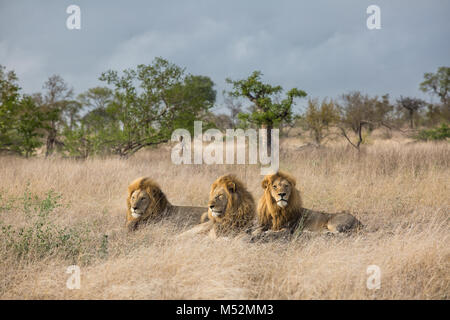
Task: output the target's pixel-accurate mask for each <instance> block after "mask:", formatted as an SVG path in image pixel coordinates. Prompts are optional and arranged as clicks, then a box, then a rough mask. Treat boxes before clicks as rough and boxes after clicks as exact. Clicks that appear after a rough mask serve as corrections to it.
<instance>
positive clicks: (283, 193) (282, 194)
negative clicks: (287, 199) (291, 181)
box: [278, 192, 286, 198]
mask: <svg viewBox="0 0 450 320" xmlns="http://www.w3.org/2000/svg"><path fill="white" fill-rule="evenodd" d="M278 195H279V196H280V197H282V198H283V197H284V196H285V195H286V192H281V193H279V194H278Z"/></svg>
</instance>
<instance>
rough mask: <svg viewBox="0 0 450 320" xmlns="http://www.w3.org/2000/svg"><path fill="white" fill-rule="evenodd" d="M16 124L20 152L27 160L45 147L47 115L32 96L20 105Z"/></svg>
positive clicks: (24, 98) (25, 98)
mask: <svg viewBox="0 0 450 320" xmlns="http://www.w3.org/2000/svg"><path fill="white" fill-rule="evenodd" d="M17 114H18V117H17V119H16V122H15V127H16V129H17V135H18V146H19V150H20V152H21V153H22V154H23V155H25V156H26V157H27V158H28V157H30V156H32V155H33V154H34V152H35V150H36V149H37V148H39V147H41V146H42V145H43V141H42V138H43V136H44V134H43V129H45V120H46V115H45V113H44V112H42V110H41V109H40V108H39V106H38V105H36V103H35V102H34V100H33V98H32V97H30V96H24V97H23V99H22V100H21V103H20V104H19V105H18V110H17Z"/></svg>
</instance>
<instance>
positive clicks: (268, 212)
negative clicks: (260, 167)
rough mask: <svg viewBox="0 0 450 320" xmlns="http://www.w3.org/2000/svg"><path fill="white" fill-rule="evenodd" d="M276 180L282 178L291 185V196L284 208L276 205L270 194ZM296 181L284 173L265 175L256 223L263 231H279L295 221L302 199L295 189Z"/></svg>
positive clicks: (300, 208)
mask: <svg viewBox="0 0 450 320" xmlns="http://www.w3.org/2000/svg"><path fill="white" fill-rule="evenodd" d="M277 178H284V179H286V180H287V181H289V183H290V185H291V188H292V190H291V195H290V197H289V199H288V204H287V206H286V207H285V208H281V207H279V206H278V205H277V203H276V201H275V199H273V197H272V195H271V194H270V188H272V184H273V182H274V181H275V180H276V179H277ZM295 185H296V180H295V178H294V177H292V176H291V175H289V174H288V173H286V172H283V171H278V172H277V173H276V174H272V175H267V176H265V177H264V180H263V181H262V183H261V186H262V188H263V189H264V193H263V195H262V197H261V198H260V200H259V203H258V211H257V217H258V222H259V224H260V225H261V226H263V227H264V228H265V229H272V230H280V229H281V228H283V227H284V226H286V225H289V224H290V223H292V222H294V221H297V219H298V215H299V212H301V210H302V205H303V204H302V198H301V196H300V191H298V190H297V189H296V188H295Z"/></svg>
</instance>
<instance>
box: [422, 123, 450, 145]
mask: <svg viewBox="0 0 450 320" xmlns="http://www.w3.org/2000/svg"><path fill="white" fill-rule="evenodd" d="M416 138H417V139H418V140H423V141H429V140H434V141H436V140H445V139H447V138H450V127H449V126H448V125H447V124H445V123H443V124H442V125H441V126H440V127H437V128H434V129H429V130H421V131H420V132H419V134H418V135H417V137H416Z"/></svg>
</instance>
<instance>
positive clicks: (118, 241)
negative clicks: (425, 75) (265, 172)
mask: <svg viewBox="0 0 450 320" xmlns="http://www.w3.org/2000/svg"><path fill="white" fill-rule="evenodd" d="M368 143H369V142H368ZM299 144H300V142H299V141H297V140H295V139H292V138H289V139H288V140H284V141H283V143H282V152H281V157H280V160H281V165H280V167H281V169H283V170H285V171H287V172H289V173H291V174H292V175H293V176H294V177H296V179H297V186H298V187H299V188H300V190H301V192H302V197H303V202H304V206H305V207H307V208H311V209H317V210H325V211H329V212H336V211H340V210H348V211H350V212H351V213H352V214H353V215H355V216H356V217H357V218H358V219H359V220H360V221H361V222H362V223H363V224H364V225H365V230H364V231H363V232H360V233H356V234H352V235H342V236H331V235H313V234H303V235H301V236H300V237H299V238H298V239H296V240H295V241H291V242H284V241H281V240H277V241H272V242H257V243H249V242H247V241H245V240H243V239H228V238H220V239H218V240H211V239H209V238H207V237H204V236H193V237H191V238H185V237H184V238H177V237H176V235H177V234H179V233H180V229H179V228H178V227H177V226H176V225H174V224H172V223H169V222H164V221H163V222H158V223H153V224H149V225H148V226H146V227H145V228H142V229H140V230H138V231H136V232H135V233H131V234H127V232H126V231H125V228H124V224H125V210H126V208H125V199H126V190H127V185H128V183H130V182H131V181H133V180H134V179H135V178H137V177H140V176H150V177H152V178H153V179H154V180H155V181H157V182H158V184H159V185H160V186H161V188H162V189H163V191H164V192H165V193H166V195H167V197H168V199H169V201H170V202H171V203H173V204H178V205H195V206H206V204H207V201H208V194H209V190H210V185H211V183H212V182H213V181H214V180H215V179H216V178H217V177H219V176H220V175H223V174H227V173H234V174H236V175H237V177H238V178H239V179H241V180H242V181H243V182H245V183H246V185H247V188H248V190H249V191H250V192H251V193H252V194H253V196H254V198H255V199H259V197H260V196H261V194H262V191H263V190H262V189H261V184H260V183H261V180H262V176H261V175H260V171H259V168H258V167H256V166H253V165H247V166H242V165H212V166H208V165H181V166H177V165H174V164H172V163H171V161H170V149H169V148H168V147H167V146H166V147H161V148H159V149H157V150H155V149H153V150H147V151H143V152H140V153H138V154H136V155H135V156H133V157H131V158H130V159H127V160H121V159H115V158H108V159H88V160H86V161H77V160H69V159H59V158H52V159H43V158H32V159H28V160H27V159H20V158H13V157H2V158H0V192H1V193H0V195H1V198H0V210H1V211H0V214H1V215H0V221H1V222H2V226H7V225H11V226H12V227H13V228H16V229H17V230H18V229H19V228H20V227H21V226H27V224H29V223H30V222H29V221H30V219H29V218H27V216H26V215H25V214H24V211H25V209H24V205H23V202H24V201H25V200H24V190H28V191H26V192H28V193H29V194H32V195H33V196H32V197H31V198H33V197H34V195H37V196H38V197H39V198H41V199H43V198H45V197H46V195H47V193H48V191H49V190H51V189H54V190H55V191H56V192H57V193H59V194H60V195H61V199H60V200H59V201H60V202H61V204H62V205H61V206H57V207H55V208H54V209H53V210H51V212H50V214H49V217H48V219H49V220H50V221H51V223H53V224H55V225H56V226H58V228H60V229H63V228H64V227H67V228H73V227H77V228H79V229H80V228H82V229H83V230H86V231H85V234H84V236H83V237H82V238H80V239H82V240H81V241H82V243H78V247H77V248H78V249H77V251H74V252H75V253H74V252H72V251H71V248H70V247H69V248H68V249H67V248H66V249H67V250H69V251H67V252H69V253H70V254H62V253H61V250H62V249H60V248H59V247H57V248H56V249H55V248H54V249H53V251H51V253H49V254H47V255H45V254H44V255H42V256H39V255H38V254H36V253H33V252H34V251H33V252H31V251H30V252H31V253H28V254H24V255H22V256H20V255H18V254H17V252H18V251H17V250H19V251H20V250H22V249H20V248H19V249H17V248H16V249H15V250H16V251H14V250H13V249H11V242H8V241H7V240H6V236H4V234H2V243H1V247H0V254H1V257H0V298H2V299H9V298H18V299H449V298H450V246H449V243H450V237H449V234H450V233H449V231H450V228H449V227H450V221H449V212H450V196H449V195H450V166H449V162H450V145H449V144H448V143H447V142H444V143H439V144H435V143H407V142H406V141H403V140H400V141H399V140H394V139H393V140H381V139H378V140H374V141H371V142H370V144H368V145H364V146H363V149H362V151H361V152H360V153H359V154H358V153H357V152H356V151H355V150H353V149H351V148H349V147H348V146H347V145H346V144H345V143H343V142H335V143H333V144H330V145H328V146H327V147H322V148H313V147H306V148H300V149H299V148H297V146H298V145H299ZM25 198H26V197H25ZM36 210H37V209H36ZM33 214H36V213H33ZM3 230H5V229H3ZM80 230H81V229H80ZM3 232H4V233H5V232H6V231H3ZM105 235H107V236H108V237H107V238H106V237H105ZM75 239H78V238H75ZM105 239H107V240H105ZM70 243H72V242H70ZM69 246H70V245H69ZM66 249H65V250H66ZM36 252H37V251H36ZM65 252H66V251H65ZM71 264H78V265H79V266H80V268H81V288H80V289H78V290H69V289H67V288H66V281H67V279H68V277H69V275H68V274H66V268H67V267H68V266H69V265H71ZM369 265H377V266H379V267H380V269H381V288H380V289H378V290H369V289H367V286H366V281H367V278H368V277H369V275H368V274H367V273H366V270H367V267H368V266H369Z"/></svg>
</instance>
